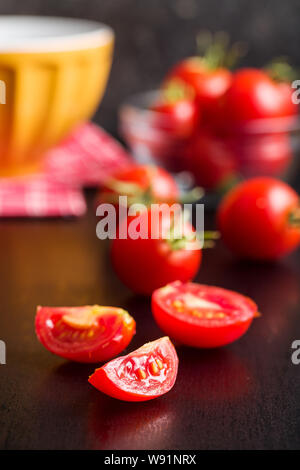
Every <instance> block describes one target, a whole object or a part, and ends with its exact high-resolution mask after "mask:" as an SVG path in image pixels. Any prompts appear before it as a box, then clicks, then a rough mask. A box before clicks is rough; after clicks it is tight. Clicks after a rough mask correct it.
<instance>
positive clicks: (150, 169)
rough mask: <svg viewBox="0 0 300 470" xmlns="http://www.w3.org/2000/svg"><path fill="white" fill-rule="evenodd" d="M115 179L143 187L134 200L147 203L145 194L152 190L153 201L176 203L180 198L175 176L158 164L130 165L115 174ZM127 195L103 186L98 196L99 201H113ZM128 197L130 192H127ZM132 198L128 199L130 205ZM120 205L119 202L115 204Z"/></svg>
mask: <svg viewBox="0 0 300 470" xmlns="http://www.w3.org/2000/svg"><path fill="white" fill-rule="evenodd" d="M113 180H114V181H117V182H118V181H120V182H125V183H132V184H134V185H136V186H137V187H138V188H140V189H141V194H139V196H138V198H137V200H135V201H134V202H141V203H146V201H145V200H144V196H146V194H147V192H149V190H150V193H151V194H150V197H151V201H148V203H149V202H151V203H156V202H166V203H171V204H172V203H174V202H176V201H177V200H178V198H179V189H178V186H177V183H176V181H175V180H174V178H173V176H172V175H170V173H168V172H167V171H166V170H164V169H163V168H160V167H157V166H150V165H130V166H128V167H126V168H124V169H122V170H120V171H118V172H117V173H115V174H114V175H113ZM120 195H126V194H124V193H120V192H117V191H116V190H113V189H112V188H111V187H110V186H109V181H108V182H107V186H105V185H104V186H103V188H102V189H101V191H100V194H99V196H98V203H104V202H111V201H112V200H111V197H112V196H113V198H115V197H117V198H118V196H120ZM127 196H128V199H129V197H130V193H128V194H127ZM129 204H130V200H129V201H128V205H129ZM115 207H118V204H117V203H116V204H115Z"/></svg>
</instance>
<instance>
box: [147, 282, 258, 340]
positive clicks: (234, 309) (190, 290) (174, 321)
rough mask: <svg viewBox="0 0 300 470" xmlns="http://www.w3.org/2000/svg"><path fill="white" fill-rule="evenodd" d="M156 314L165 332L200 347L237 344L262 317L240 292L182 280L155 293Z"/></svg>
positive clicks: (157, 320) (153, 303)
mask: <svg viewBox="0 0 300 470" xmlns="http://www.w3.org/2000/svg"><path fill="white" fill-rule="evenodd" d="M152 312H153V315H154V318H155V320H156V322H157V323H158V325H159V326H160V328H161V329H162V330H163V331H164V332H165V333H167V334H168V335H170V336H171V337H172V338H174V339H176V340H177V341H179V342H180V343H182V344H186V345H188V346H194V347H198V348H215V347H219V346H224V345H225V344H228V343H231V342H232V341H235V340H236V339H238V338H239V337H240V336H242V335H243V334H244V333H245V332H246V331H247V329H248V328H249V326H250V324H251V322H252V320H253V318H254V316H256V315H258V313H257V306H256V304H255V303H254V302H253V301H252V300H251V299H249V298H248V297H245V296H243V295H241V294H238V293H237V292H233V291H230V290H227V289H222V288H221V287H213V286H206V285H201V284H196V283H191V282H189V283H185V284H184V283H182V282H180V281H175V282H173V283H171V284H168V285H167V286H165V287H162V288H160V289H157V290H155V291H154V292H153V295H152Z"/></svg>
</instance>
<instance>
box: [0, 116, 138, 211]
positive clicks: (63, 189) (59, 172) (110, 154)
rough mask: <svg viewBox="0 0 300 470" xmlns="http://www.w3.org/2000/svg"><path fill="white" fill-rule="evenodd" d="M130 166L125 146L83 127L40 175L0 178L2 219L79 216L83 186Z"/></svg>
mask: <svg viewBox="0 0 300 470" xmlns="http://www.w3.org/2000/svg"><path fill="white" fill-rule="evenodd" d="M129 163H130V157H129V155H128V154H127V152H126V151H125V150H124V149H123V147H122V146H121V145H120V144H119V143H118V142H117V141H116V140H114V139H113V138H112V137H111V136H110V135H109V134H107V133H106V132H105V131H104V130H103V129H101V128H100V127H98V126H96V125H95V124H91V123H88V124H84V125H82V126H81V127H79V128H77V129H76V130H75V131H74V132H73V133H72V135H70V136H69V137H68V138H67V139H65V140H64V142H62V143H61V144H60V145H59V146H58V147H55V148H53V149H51V150H50V151H48V152H47V154H46V155H45V158H44V164H43V168H42V171H41V173H39V174H35V175H32V176H26V177H22V178H2V179H0V217H61V216H80V215H82V214H84V212H85V211H86V202H85V199H84V195H83V192H82V189H81V188H82V187H83V186H98V185H100V184H101V183H102V182H103V181H104V180H105V179H106V178H107V177H108V176H109V175H110V174H112V173H113V172H114V171H115V170H117V169H118V168H121V167H123V166H126V165H128V164H129Z"/></svg>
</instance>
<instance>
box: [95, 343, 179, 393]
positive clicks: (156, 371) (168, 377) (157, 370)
mask: <svg viewBox="0 0 300 470" xmlns="http://www.w3.org/2000/svg"><path fill="white" fill-rule="evenodd" d="M177 369H178V357H177V354H176V350H175V348H174V346H173V344H172V343H171V341H170V339H169V338H168V337H167V336H165V337H163V338H160V339H157V340H156V341H152V342H151V343H146V344H144V346H142V347H141V348H139V349H137V350H136V351H133V352H131V353H130V354H128V355H127V356H122V357H118V358H117V359H114V360H112V361H110V362H108V363H107V364H105V365H104V366H102V367H100V368H99V369H96V370H95V372H94V374H93V375H91V376H90V378H89V382H90V383H91V384H92V385H93V386H94V387H96V388H97V389H98V390H100V391H101V392H103V393H105V394H106V395H109V396H111V397H113V398H118V399H119V400H124V401H146V400H151V399H152V398H156V397H159V396H160V395H163V394H164V393H167V392H168V391H169V390H171V388H172V387H173V385H174V383H175V380H176V376H177Z"/></svg>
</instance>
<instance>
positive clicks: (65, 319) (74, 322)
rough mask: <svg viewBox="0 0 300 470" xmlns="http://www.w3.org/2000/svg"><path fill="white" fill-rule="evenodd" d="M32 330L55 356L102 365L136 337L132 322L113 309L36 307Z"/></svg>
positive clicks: (129, 317) (127, 314)
mask: <svg viewBox="0 0 300 470" xmlns="http://www.w3.org/2000/svg"><path fill="white" fill-rule="evenodd" d="M35 329H36V334H37V337H38V339H39V340H40V342H41V343H42V344H43V345H44V346H45V347H46V348H47V349H48V350H49V351H51V352H52V353H54V354H57V355H58V356H61V357H64V358H66V359H70V360H72V361H77V362H102V361H107V360H109V359H111V358H113V357H115V356H116V355H117V354H119V353H120V352H121V351H123V349H125V348H126V346H128V344H129V343H130V341H131V339H132V337H133V335H134V334H135V321H134V319H133V318H132V317H131V316H130V315H129V313H128V312H126V311H125V310H123V309H122V308H116V307H100V306H99V305H93V306H90V305H86V306H83V307H38V308H37V314H36V319H35Z"/></svg>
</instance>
